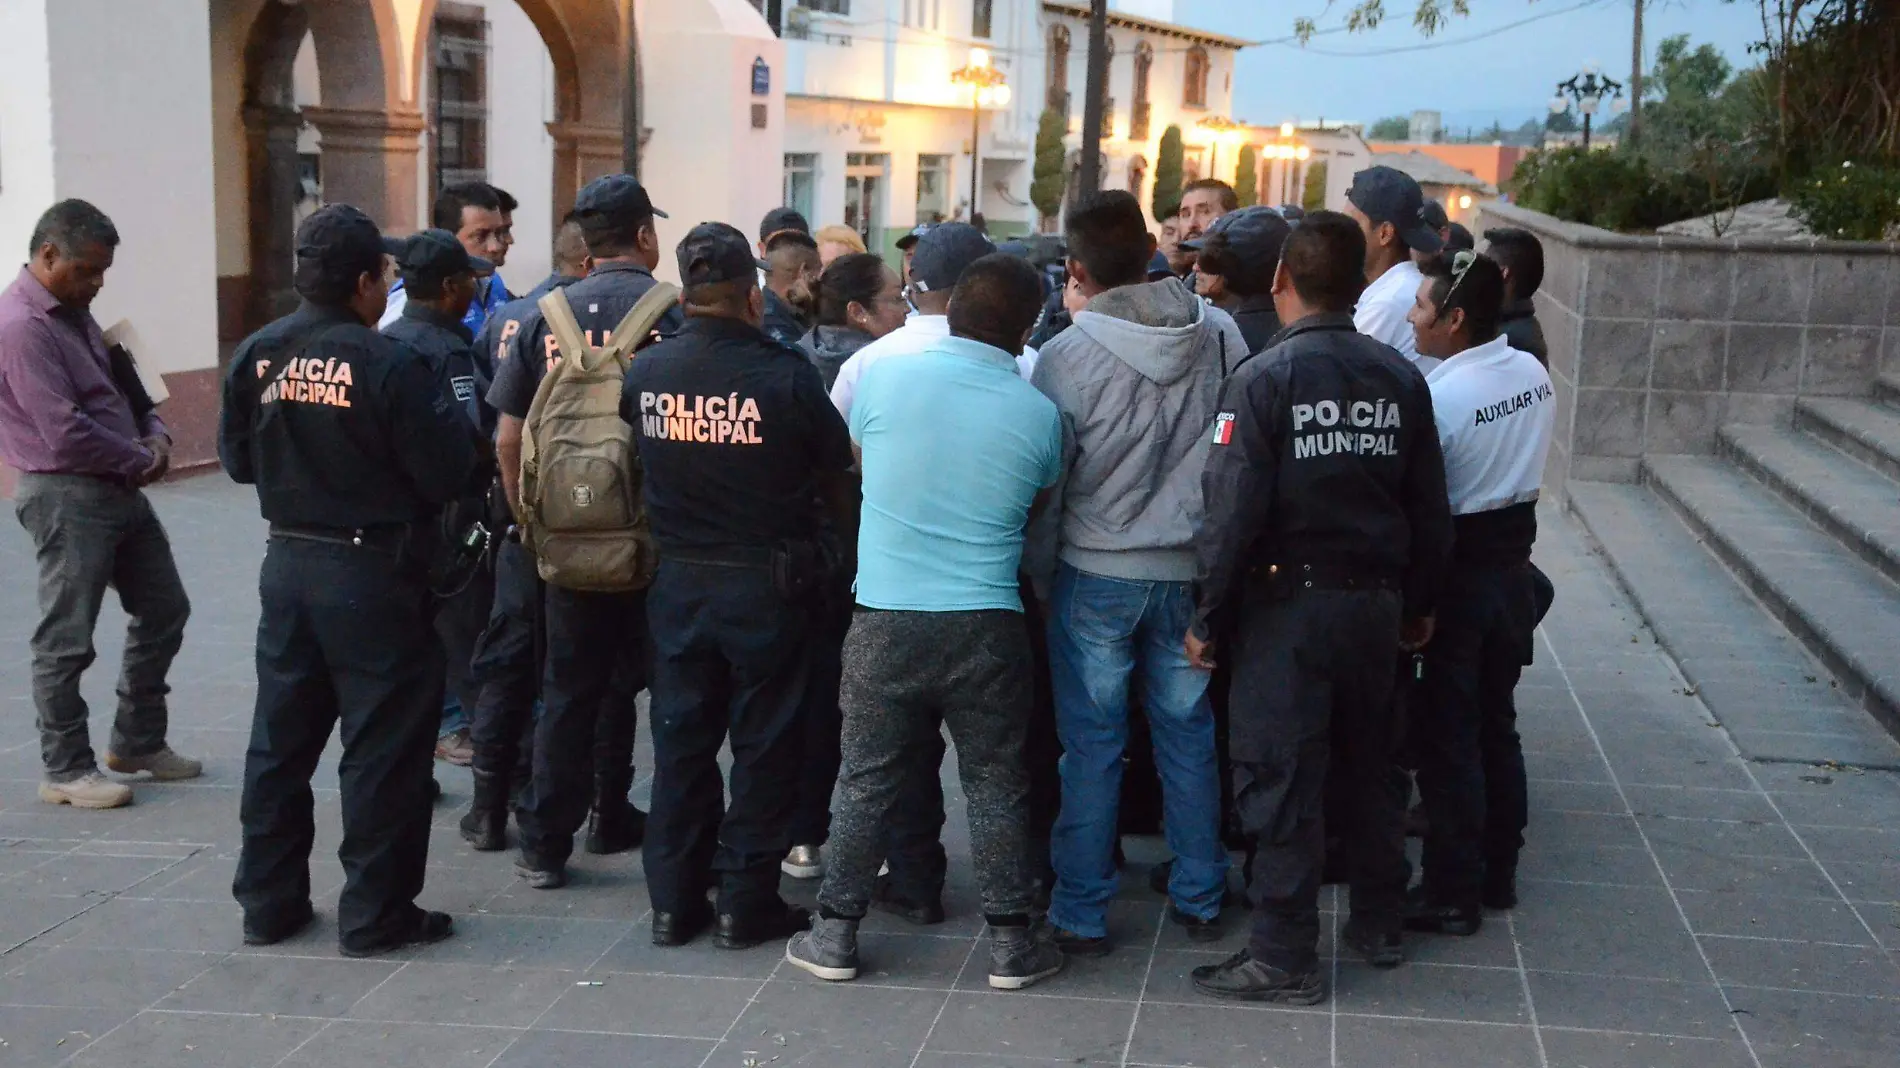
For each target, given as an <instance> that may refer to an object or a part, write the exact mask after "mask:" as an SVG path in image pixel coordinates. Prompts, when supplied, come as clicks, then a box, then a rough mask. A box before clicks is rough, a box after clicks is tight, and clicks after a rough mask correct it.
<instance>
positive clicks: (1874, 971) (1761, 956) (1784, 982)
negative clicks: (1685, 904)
mask: <svg viewBox="0 0 1900 1068" xmlns="http://www.w3.org/2000/svg"><path fill="white" fill-rule="evenodd" d="M1703 950H1704V952H1706V953H1707V954H1708V955H1709V964H1710V966H1711V967H1713V968H1714V969H1715V974H1716V975H1717V976H1718V977H1719V978H1720V979H1721V980H1722V982H1723V983H1724V984H1725V985H1728V986H1762V987H1778V988H1781V989H1785V990H1812V991H1817V992H1820V993H1829V994H1874V995H1880V996H1884V997H1889V998H1895V999H1900V968H1895V967H1894V963H1893V961H1892V959H1891V958H1890V957H1889V956H1888V955H1887V953H1886V952H1885V951H1884V950H1882V949H1880V948H1879V947H1875V946H1865V947H1853V946H1828V945H1819V944H1815V943H1811V942H1810V943H1804V942H1755V941H1747V940H1742V939H1726V938H1711V939H1705V940H1704V942H1703ZM1892 1008H1893V1012H1894V1018H1895V1019H1896V1020H1900V1001H1896V1002H1895V1003H1894V1004H1893V1006H1892Z"/></svg>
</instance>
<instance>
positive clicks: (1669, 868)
mask: <svg viewBox="0 0 1900 1068" xmlns="http://www.w3.org/2000/svg"><path fill="white" fill-rule="evenodd" d="M1656 857H1657V859H1658V860H1660V861H1661V862H1662V866H1663V870H1664V871H1665V872H1668V873H1669V885H1671V886H1673V887H1675V888H1676V889H1677V890H1717V891H1722V892H1726V893H1745V894H1773V895H1777V896H1781V897H1813V898H1827V899H1838V897H1839V895H1838V894H1836V893H1835V892H1834V887H1833V886H1832V885H1831V884H1829V882H1828V881H1827V877H1826V876H1824V875H1823V874H1822V873H1821V869H1820V868H1818V867H1816V866H1815V865H1814V863H1813V862H1812V861H1809V860H1805V859H1795V858H1777V859H1768V860H1764V859H1761V858H1758V857H1749V856H1735V855H1728V856H1723V855H1719V854H1715V853H1710V852H1708V851H1706V850H1702V849H1696V848H1682V849H1679V848H1674V847H1671V846H1659V847H1657V849H1656Z"/></svg>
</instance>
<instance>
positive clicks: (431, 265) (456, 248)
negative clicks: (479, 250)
mask: <svg viewBox="0 0 1900 1068" xmlns="http://www.w3.org/2000/svg"><path fill="white" fill-rule="evenodd" d="M395 244H397V245H400V246H401V251H398V252H393V253H391V254H390V255H392V256H395V257H396V268H397V269H398V270H400V271H401V272H402V280H403V281H404V282H405V283H408V284H418V283H422V282H440V281H443V280H445V279H448V278H453V277H455V276H456V275H458V274H461V273H462V272H463V271H473V272H475V273H476V274H493V273H494V272H495V265H494V264H493V263H490V262H489V261H488V260H485V259H483V258H482V257H480V256H471V255H469V254H468V250H467V249H465V248H463V247H462V242H461V240H460V239H459V238H457V237H456V236H455V235H454V234H452V233H449V232H448V231H447V230H423V231H421V232H420V233H416V234H412V235H410V236H409V237H406V238H402V239H400V240H398V241H396V242H395Z"/></svg>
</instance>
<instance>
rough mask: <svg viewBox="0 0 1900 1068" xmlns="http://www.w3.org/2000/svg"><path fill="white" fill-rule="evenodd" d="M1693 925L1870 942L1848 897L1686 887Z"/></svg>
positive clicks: (1713, 930) (1685, 906)
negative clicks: (1812, 897)
mask: <svg viewBox="0 0 1900 1068" xmlns="http://www.w3.org/2000/svg"><path fill="white" fill-rule="evenodd" d="M1677 897H1678V900H1680V901H1681V902H1682V910H1683V911H1684V912H1686V913H1688V914H1689V926H1690V929H1691V930H1693V931H1695V932H1696V933H1697V934H1702V935H1741V936H1752V937H1755V938H1783V939H1793V940H1795V941H1799V942H1840V943H1843V944H1846V945H1856V946H1858V945H1866V944H1867V942H1868V937H1867V929H1866V928H1865V927H1863V926H1862V925H1861V922H1860V919H1859V918H1858V917H1856V916H1855V915H1854V911H1853V909H1851V908H1849V907H1848V906H1847V904H1846V903H1845V902H1841V901H1827V900H1811V901H1805V900H1801V899H1799V898H1787V897H1772V896H1769V895H1765V894H1719V893H1707V892H1704V891H1700V890H1683V891H1681V892H1680V893H1679V894H1678V895H1677Z"/></svg>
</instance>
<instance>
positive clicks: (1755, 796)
mask: <svg viewBox="0 0 1900 1068" xmlns="http://www.w3.org/2000/svg"><path fill="white" fill-rule="evenodd" d="M1624 790H1625V792H1626V793H1628V795H1629V799H1630V805H1631V807H1633V808H1634V809H1635V810H1636V814H1637V815H1638V816H1668V817H1672V818H1675V819H1690V820H1698V819H1699V820H1744V821H1754V822H1757V823H1779V822H1780V821H1781V817H1780V816H1778V815H1776V814H1775V810H1774V806H1772V805H1770V804H1769V803H1768V800H1767V798H1765V797H1763V796H1762V795H1761V794H1760V793H1759V792H1758V791H1756V790H1754V789H1752V788H1751V789H1747V790H1692V789H1683V788H1680V787H1667V786H1639V785H1634V784H1632V785H1629V786H1626V787H1624Z"/></svg>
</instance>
